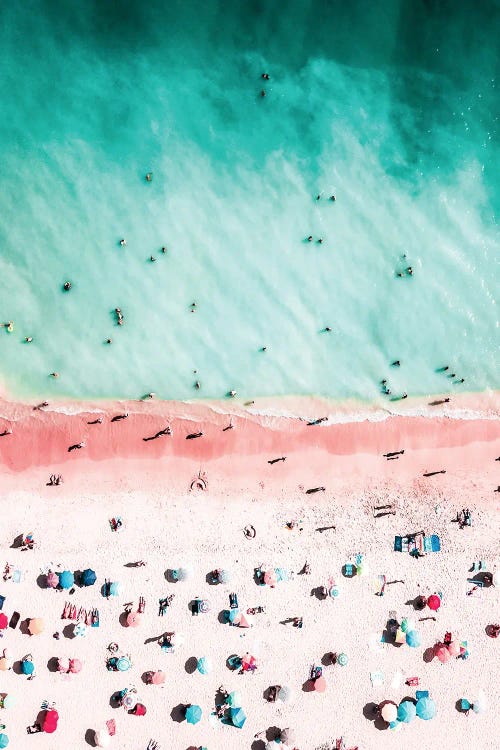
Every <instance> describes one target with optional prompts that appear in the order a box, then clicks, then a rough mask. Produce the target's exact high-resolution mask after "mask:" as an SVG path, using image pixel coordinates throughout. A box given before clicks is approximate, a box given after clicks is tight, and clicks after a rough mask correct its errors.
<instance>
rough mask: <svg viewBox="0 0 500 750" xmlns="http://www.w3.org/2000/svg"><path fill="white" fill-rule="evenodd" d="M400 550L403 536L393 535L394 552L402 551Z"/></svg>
mask: <svg viewBox="0 0 500 750" xmlns="http://www.w3.org/2000/svg"><path fill="white" fill-rule="evenodd" d="M402 551H403V537H402V536H395V537H394V552H402Z"/></svg>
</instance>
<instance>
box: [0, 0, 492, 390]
mask: <svg viewBox="0 0 500 750" xmlns="http://www.w3.org/2000/svg"><path fill="white" fill-rule="evenodd" d="M499 28H500V4H499V2H497V1H496V0H481V2H465V0H462V1H460V0H458V2H457V0H441V1H439V0H427V1H424V0H408V1H407V2H404V1H401V2H397V1H396V0H382V1H381V2H377V3H374V2H365V1H362V0H358V1H355V2H350V3H345V2H340V0H290V1H289V2H286V3H278V2H272V1H271V0H267V1H264V0H246V1H243V0H241V1H238V0H232V1H231V2H227V0H226V1H225V2H219V1H218V0H207V2H193V1H192V0H182V1H180V0H170V1H169V2H166V0H165V1H164V2H157V1H156V0H152V1H151V0H150V1H149V2H144V0H128V1H127V2H125V1H124V2H118V1H117V0H115V1H114V2H113V1H112V0H108V2H103V1H102V0H83V2H78V3H76V2H67V1H65V2H62V1H60V0H50V1H49V0H47V1H46V2H43V1H42V0H39V1H38V2H35V1H34V0H24V1H23V2H20V1H19V0H18V1H14V2H9V3H3V4H2V7H1V10H0V70H1V76H0V92H1V93H0V101H1V110H2V112H1V117H0V147H1V156H2V159H1V169H0V321H1V322H8V321H13V323H14V329H13V331H12V332H9V331H8V330H7V329H5V328H4V329H0V390H4V392H6V393H8V394H10V395H11V396H12V397H15V398H20V399H28V398H32V397H35V396H37V397H39V396H44V397H47V398H48V397H51V398H55V397H56V396H58V395H59V396H61V397H64V398H75V399H91V398H111V397H112V398H115V397H118V398H137V397H140V396H141V395H143V394H145V393H147V392H150V391H154V392H155V393H156V394H157V396H158V397H161V398H165V399H188V398H220V397H224V396H225V395H226V394H227V392H228V391H230V390H231V389H234V390H235V391H236V392H237V393H238V395H239V396H241V397H243V398H248V399H253V398H257V397H258V396H270V395H276V396H282V395H287V394H317V395H321V396H327V397H331V398H332V399H336V400H344V399H359V400H361V401H373V400H375V399H379V398H382V397H381V394H380V380H381V379H382V378H385V379H387V384H388V387H389V388H390V390H391V392H392V396H394V395H396V396H397V395H399V394H402V393H403V392H406V393H408V394H409V395H410V396H415V395H419V394H426V393H441V392H444V391H450V392H459V391H483V390H486V389H490V388H491V389H493V388H498V387H499V386H500V368H499V358H498V351H499V331H498V308H497V301H498V291H499V264H498V261H499V234H498V226H497V217H498V213H499V207H500V159H499V151H500V149H499V143H498V112H499V106H498V105H499V101H500V98H499V88H498V74H499V63H500V54H499V44H500V42H499V40H500V34H499ZM262 73H267V74H269V76H270V78H269V80H265V79H263V78H262ZM262 90H264V91H265V93H266V95H265V96H262V95H261V91H262ZM149 172H151V173H152V180H151V182H148V181H147V180H146V179H145V176H146V174H147V173H149ZM332 195H335V197H336V200H335V201H332V200H330V196H332ZM317 196H320V198H319V200H317ZM309 235H312V237H313V241H312V242H308V241H307V237H308V236H309ZM122 238H124V239H126V243H127V244H126V246H121V245H120V244H119V241H120V239H122ZM320 238H322V239H323V242H322V243H320V242H318V240H319V239H320ZM162 247H166V248H167V250H166V252H165V253H163V252H162V250H161V248H162ZM151 256H153V257H154V258H156V261H155V262H153V261H151V260H150V258H151ZM408 267H411V268H412V269H413V275H411V276H410V275H408V274H406V272H405V269H406V268H408ZM399 272H401V273H403V276H402V277H399V276H397V274H398V273H399ZM67 280H69V281H71V284H72V288H71V290H70V291H68V292H64V291H63V288H62V287H63V284H64V282H65V281H67ZM193 302H195V303H196V306H195V307H191V303H193ZM116 307H119V308H121V310H122V312H123V315H124V319H125V320H124V325H123V326H118V325H117V324H116V317H115V314H114V309H115V308H116ZM192 310H194V312H193V311H192ZM326 327H329V328H331V331H325V330H324V329H325V328H326ZM25 337H33V341H32V342H31V343H27V342H25ZM108 338H111V339H112V343H111V344H107V343H106V340H107V339H108ZM263 347H266V350H265V351H262V348H263ZM395 360H399V361H400V363H401V365H400V367H397V366H391V362H393V361H395ZM445 365H449V366H450V370H448V371H447V373H443V372H437V371H436V370H437V369H439V368H440V367H443V366H445ZM195 371H196V372H195ZM52 372H57V373H59V375H60V377H59V378H57V379H56V378H52V377H51V376H50V373H52ZM452 374H455V377H454V378H453V377H448V375H452ZM462 378H464V379H465V380H464V382H463V383H459V382H457V381H459V380H461V379H462ZM196 381H199V384H200V388H199V389H196V388H195V383H196Z"/></svg>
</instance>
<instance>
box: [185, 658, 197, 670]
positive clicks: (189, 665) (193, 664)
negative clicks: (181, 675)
mask: <svg viewBox="0 0 500 750" xmlns="http://www.w3.org/2000/svg"><path fill="white" fill-rule="evenodd" d="M197 667H198V659H197V658H196V656H190V657H189V659H187V661H186V663H185V664H184V669H185V670H186V672H187V673H188V674H194V673H195V672H196V669H197Z"/></svg>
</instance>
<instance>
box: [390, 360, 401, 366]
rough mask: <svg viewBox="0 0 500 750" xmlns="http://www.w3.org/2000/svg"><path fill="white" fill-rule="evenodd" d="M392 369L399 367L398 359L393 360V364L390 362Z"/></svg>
mask: <svg viewBox="0 0 500 750" xmlns="http://www.w3.org/2000/svg"><path fill="white" fill-rule="evenodd" d="M391 366H392V367H401V362H400V361H399V359H396V360H394V362H391Z"/></svg>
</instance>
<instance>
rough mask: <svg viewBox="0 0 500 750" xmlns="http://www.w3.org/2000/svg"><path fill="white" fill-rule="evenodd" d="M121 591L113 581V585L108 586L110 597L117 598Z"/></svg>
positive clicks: (116, 582) (118, 585)
mask: <svg viewBox="0 0 500 750" xmlns="http://www.w3.org/2000/svg"><path fill="white" fill-rule="evenodd" d="M120 591H121V586H120V584H119V583H118V581H114V582H113V583H110V584H109V588H108V592H109V595H110V596H119V594H120Z"/></svg>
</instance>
